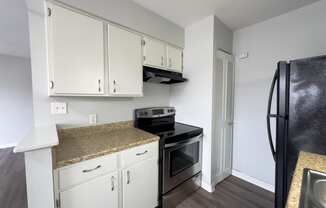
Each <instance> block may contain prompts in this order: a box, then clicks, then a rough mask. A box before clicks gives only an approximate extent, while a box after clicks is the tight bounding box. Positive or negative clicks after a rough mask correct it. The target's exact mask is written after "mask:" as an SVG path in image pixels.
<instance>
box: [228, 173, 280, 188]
mask: <svg viewBox="0 0 326 208" xmlns="http://www.w3.org/2000/svg"><path fill="white" fill-rule="evenodd" d="M232 175H234V176H236V177H238V178H241V179H243V180H245V181H247V182H249V183H252V184H254V185H256V186H259V187H261V188H263V189H265V190H268V191H270V192H273V193H274V191H275V188H274V186H273V185H271V184H269V183H266V182H263V181H261V180H258V179H256V178H254V177H251V176H248V175H247V174H245V173H242V172H239V171H237V170H232Z"/></svg>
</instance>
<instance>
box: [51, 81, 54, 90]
mask: <svg viewBox="0 0 326 208" xmlns="http://www.w3.org/2000/svg"><path fill="white" fill-rule="evenodd" d="M53 88H54V82H53V81H50V89H53Z"/></svg>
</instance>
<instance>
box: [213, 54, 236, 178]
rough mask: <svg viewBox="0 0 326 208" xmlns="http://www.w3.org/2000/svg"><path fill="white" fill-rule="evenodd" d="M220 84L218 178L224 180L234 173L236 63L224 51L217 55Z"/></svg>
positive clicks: (218, 97)
mask: <svg viewBox="0 0 326 208" xmlns="http://www.w3.org/2000/svg"><path fill="white" fill-rule="evenodd" d="M217 72H218V77H219V79H218V82H219V83H220V84H219V86H218V88H219V90H218V91H219V93H218V94H219V95H218V96H217V100H218V101H217V103H218V108H219V110H218V111H217V115H216V118H217V129H216V130H217V131H216V132H217V133H216V134H217V138H218V143H217V147H216V148H217V149H218V156H219V157H218V161H217V162H218V166H217V167H218V177H219V181H221V180H223V179H224V178H226V177H227V176H229V175H231V173H232V154H233V108H234V104H233V102H234V63H233V57H232V56H231V55H229V54H227V53H224V52H222V51H218V54H217Z"/></svg>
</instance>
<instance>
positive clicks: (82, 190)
mask: <svg viewBox="0 0 326 208" xmlns="http://www.w3.org/2000/svg"><path fill="white" fill-rule="evenodd" d="M60 202H61V207H62V208H90V207H94V208H95V207H96V208H118V173H117V172H115V173H112V174H108V175H105V176H101V177H98V178H95V179H93V180H91V181H88V182H85V183H83V184H80V185H77V186H75V187H73V188H71V189H69V190H66V191H63V192H61V193H60Z"/></svg>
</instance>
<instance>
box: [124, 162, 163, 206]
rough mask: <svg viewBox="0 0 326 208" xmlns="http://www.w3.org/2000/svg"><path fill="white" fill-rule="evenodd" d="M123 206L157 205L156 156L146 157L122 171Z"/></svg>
mask: <svg viewBox="0 0 326 208" xmlns="http://www.w3.org/2000/svg"><path fill="white" fill-rule="evenodd" d="M122 174H123V176H122V177H123V179H122V183H123V185H122V187H123V208H135V207H141V208H154V207H156V206H157V205H158V164H157V158H153V159H148V160H145V161H142V162H139V163H137V164H135V165H134V166H131V167H130V168H126V169H124V170H123V171H122Z"/></svg>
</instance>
